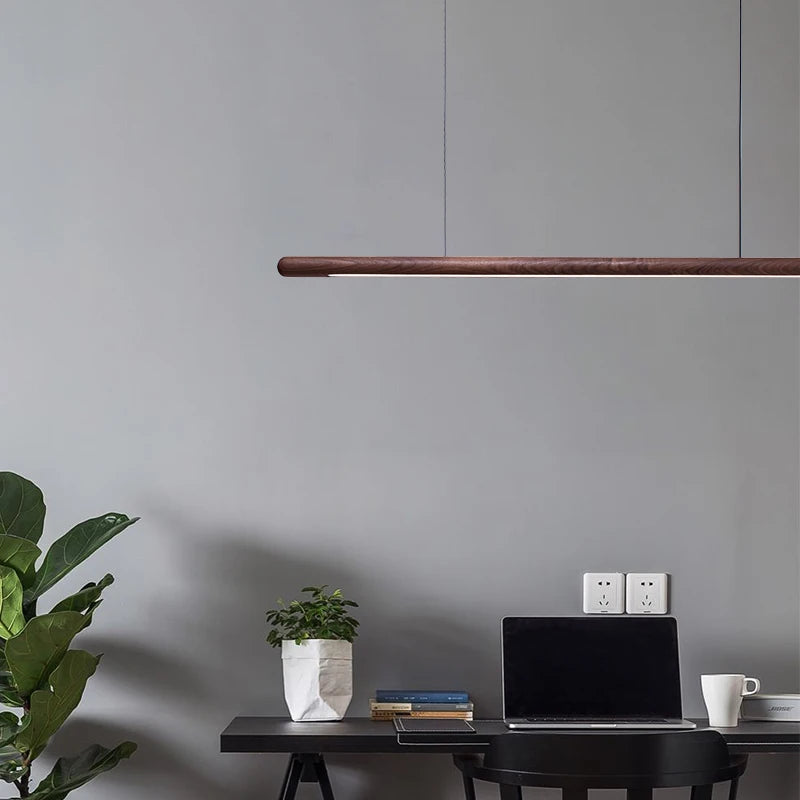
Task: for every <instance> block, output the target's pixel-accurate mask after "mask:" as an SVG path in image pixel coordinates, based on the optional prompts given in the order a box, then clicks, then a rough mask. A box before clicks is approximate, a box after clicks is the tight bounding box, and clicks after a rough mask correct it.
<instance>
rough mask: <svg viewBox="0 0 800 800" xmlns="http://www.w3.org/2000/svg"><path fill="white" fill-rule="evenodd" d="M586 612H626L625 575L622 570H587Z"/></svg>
mask: <svg viewBox="0 0 800 800" xmlns="http://www.w3.org/2000/svg"><path fill="white" fill-rule="evenodd" d="M583 613H584V614H624V613H625V575H623V573H621V572H585V573H584V575H583Z"/></svg>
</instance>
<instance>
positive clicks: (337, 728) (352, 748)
mask: <svg viewBox="0 0 800 800" xmlns="http://www.w3.org/2000/svg"><path fill="white" fill-rule="evenodd" d="M695 722H696V723H697V724H698V727H703V728H704V727H707V721H706V720H695ZM473 725H474V726H475V728H476V730H477V733H476V734H475V741H474V743H470V744H468V745H465V744H458V745H453V744H448V743H443V744H415V745H407V744H399V743H398V741H397V733H396V732H395V729H394V724H393V723H392V722H388V721H380V722H379V721H373V720H371V719H369V718H366V717H351V718H348V719H344V720H342V721H341V722H291V721H289V720H288V719H286V718H285V717H236V719H234V720H233V722H231V724H230V725H228V727H227V728H225V730H224V731H223V732H222V735H221V736H220V749H221V751H222V752H223V753H290V754H291V758H290V759H289V766H288V768H287V771H286V777H285V778H284V781H283V788H282V789H281V793H280V795H278V797H279V798H280V800H291V798H293V797H294V793H295V791H296V789H297V783H298V782H299V781H304V782H312V783H319V785H320V790H321V791H322V797H323V798H324V800H333V791H332V790H331V786H330V781H329V780H328V774H327V770H326V767H325V758H324V754H325V753H442V754H445V755H452V754H453V753H476V752H477V753H482V752H484V751H485V750H486V748H487V747H488V746H489V744H490V743H491V741H492V739H494V738H495V737H497V736H509V735H510V736H518V735H520V734H518V733H512V732H511V731H509V730H508V728H506V727H505V725H503V723H502V722H500V721H498V720H476V721H475V722H474V723H473ZM717 730H719V732H720V733H721V734H722V735H723V736H724V737H725V741H727V743H728V747H729V748H730V750H731V752H732V753H800V723H793V722H740V723H739V727H738V728H718V729H717Z"/></svg>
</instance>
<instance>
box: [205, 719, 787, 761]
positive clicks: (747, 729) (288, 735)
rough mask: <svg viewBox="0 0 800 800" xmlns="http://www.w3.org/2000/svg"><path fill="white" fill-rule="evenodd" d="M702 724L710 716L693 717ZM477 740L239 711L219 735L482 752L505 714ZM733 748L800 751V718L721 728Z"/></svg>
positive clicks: (264, 748)
mask: <svg viewBox="0 0 800 800" xmlns="http://www.w3.org/2000/svg"><path fill="white" fill-rule="evenodd" d="M694 721H695V722H696V723H697V726H698V728H706V727H708V721H707V720H700V719H696V720H694ZM473 725H474V726H475V729H476V731H477V733H476V734H475V743H474V744H472V743H471V744H469V745H453V744H446V743H444V744H441V745H440V744H424V745H407V744H399V743H398V741H397V733H396V732H395V729H394V724H393V723H392V722H391V721H386V720H381V721H377V720H371V719H369V718H368V717H348V718H346V719H343V720H341V721H339V722H292V721H291V720H289V719H287V718H286V717H236V718H235V719H234V720H233V721H232V722H231V724H230V725H228V727H227V728H226V729H225V730H224V731H223V732H222V735H221V736H220V749H221V751H222V752H223V753H408V752H432V753H453V752H476V751H477V752H481V751H484V750H485V749H486V747H487V746H488V744H489V743H490V742H491V740H492V739H493V738H494V737H496V736H501V735H504V734H509V733H511V732H510V731H509V730H508V728H506V726H505V725H504V724H503V722H502V721H501V720H476V721H475V722H474V723H473ZM716 730H718V731H719V732H720V733H721V734H722V735H723V736H724V737H725V740H726V741H727V742H728V746H729V747H730V749H731V751H733V752H738V753H779V752H791V753H800V723H798V722H752V721H744V720H743V721H742V722H740V723H739V726H738V727H736V728H717V729H716Z"/></svg>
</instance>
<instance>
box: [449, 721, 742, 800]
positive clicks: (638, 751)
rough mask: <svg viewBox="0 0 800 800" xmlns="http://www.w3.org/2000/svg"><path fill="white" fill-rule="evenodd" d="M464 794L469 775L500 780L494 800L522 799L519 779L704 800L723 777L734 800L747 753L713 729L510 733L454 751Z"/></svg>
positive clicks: (637, 797)
mask: <svg viewBox="0 0 800 800" xmlns="http://www.w3.org/2000/svg"><path fill="white" fill-rule="evenodd" d="M453 760H454V761H455V764H456V766H457V767H458V768H459V769H460V770H461V772H462V774H463V777H464V792H465V794H466V798H467V800H475V785H474V783H473V780H481V781H488V782H490V783H496V784H499V786H500V797H501V800H521V798H522V787H523V786H537V787H540V788H543V787H551V788H553V787H554V788H558V789H561V797H562V800H587V798H588V796H589V795H588V792H589V790H590V789H626V790H627V798H628V800H652V798H653V789H661V788H667V787H684V788H687V789H688V788H690V787H691V789H692V794H691V800H711V794H712V792H713V790H714V784H717V783H723V782H725V781H730V782H731V786H730V793H729V795H728V796H729V800H736V791H737V788H738V781H739V777H740V776H741V775H742V773H743V772H744V771H745V768H746V767H747V756H746V755H743V756H731V755H730V754H729V753H728V746H727V744H726V743H725V740H724V739H723V738H722V736H721V735H720V734H719V733H717V732H716V731H710V730H703V731H670V732H664V731H659V732H655V731H648V732H643V731H624V732H623V731H619V732H599V731H598V732H596V733H595V732H583V731H580V732H573V731H559V732H557V733H556V732H539V731H537V732H535V733H534V732H530V733H523V732H513V733H511V732H509V733H507V734H503V735H502V736H498V737H496V739H495V740H494V742H493V743H492V745H491V746H490V748H489V750H488V751H487V753H486V755H485V756H482V757H481V756H460V755H456V756H454V759H453Z"/></svg>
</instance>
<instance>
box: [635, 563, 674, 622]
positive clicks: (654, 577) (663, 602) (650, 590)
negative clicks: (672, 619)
mask: <svg viewBox="0 0 800 800" xmlns="http://www.w3.org/2000/svg"><path fill="white" fill-rule="evenodd" d="M668 607H669V587H668V576H667V574H666V573H665V572H629V573H628V577H627V579H626V587H625V610H626V611H627V612H628V613H629V614H666V613H667V609H668Z"/></svg>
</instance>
